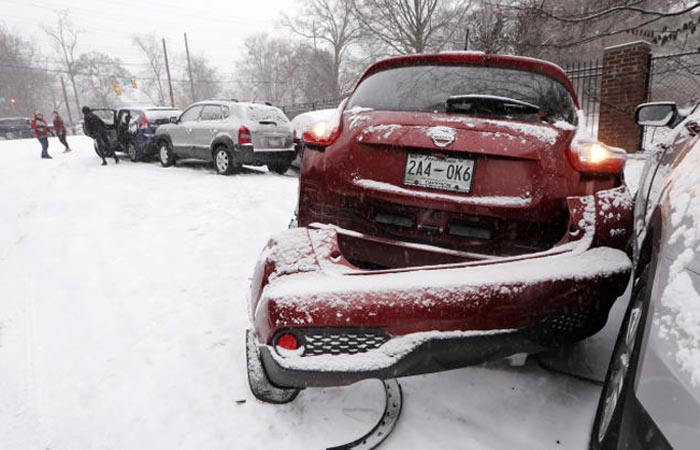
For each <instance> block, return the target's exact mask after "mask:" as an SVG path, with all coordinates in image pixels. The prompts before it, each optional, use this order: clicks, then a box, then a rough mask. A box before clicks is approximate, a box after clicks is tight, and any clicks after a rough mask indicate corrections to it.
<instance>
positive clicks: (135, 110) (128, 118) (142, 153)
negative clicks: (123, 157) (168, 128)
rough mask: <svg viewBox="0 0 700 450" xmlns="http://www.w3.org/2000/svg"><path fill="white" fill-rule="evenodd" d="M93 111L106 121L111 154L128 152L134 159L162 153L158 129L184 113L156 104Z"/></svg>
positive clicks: (138, 159)
mask: <svg viewBox="0 0 700 450" xmlns="http://www.w3.org/2000/svg"><path fill="white" fill-rule="evenodd" d="M93 112H94V113H95V114H96V115H97V116H98V117H99V118H100V119H102V121H103V122H104V123H105V127H106V129H107V137H108V140H109V144H110V153H111V152H115V151H118V152H124V153H126V154H127V155H128V156H129V159H130V160H131V161H134V162H137V161H141V160H142V159H144V158H147V157H149V156H153V155H157V154H158V145H157V141H156V129H157V128H158V127H159V126H160V125H162V124H165V123H170V121H171V119H172V118H173V117H177V116H178V115H179V114H180V110H179V109H175V108H165V107H156V106H153V107H130V108H122V109H119V110H115V109H107V108H100V109H93ZM95 151H97V148H95Z"/></svg>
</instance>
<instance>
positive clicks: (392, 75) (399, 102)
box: [347, 65, 576, 123]
mask: <svg viewBox="0 0 700 450" xmlns="http://www.w3.org/2000/svg"><path fill="white" fill-rule="evenodd" d="M471 95H474V96H484V97H494V98H495V97H506V98H510V99H514V100H517V101H520V102H525V103H528V104H533V105H537V106H539V108H540V111H541V112H542V114H541V115H540V116H534V115H531V117H532V120H540V119H539V117H541V116H544V117H546V118H547V119H546V120H551V121H557V120H564V121H567V122H569V123H575V121H576V106H575V103H574V100H573V98H572V97H571V95H570V94H569V91H568V90H567V89H566V88H565V87H564V86H563V85H562V84H561V83H559V82H558V81H556V80H554V79H553V78H550V77H548V76H546V75H542V74H539V73H534V72H527V71H524V70H517V69H506V68H501V67H486V66H441V65H420V66H408V67H397V68H393V69H387V70H383V71H381V72H377V73H375V74H373V75H370V76H369V77H368V78H367V79H365V80H364V81H362V83H361V84H360V85H359V86H358V87H357V89H356V90H355V92H354V93H353V95H352V97H351V98H350V100H349V102H348V106H347V107H348V108H353V107H363V108H372V109H376V110H384V111H421V112H446V110H447V99H448V98H450V97H455V96H471ZM461 113H462V112H460V114H461ZM465 113H466V112H465Z"/></svg>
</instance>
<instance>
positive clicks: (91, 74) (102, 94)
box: [74, 52, 132, 108]
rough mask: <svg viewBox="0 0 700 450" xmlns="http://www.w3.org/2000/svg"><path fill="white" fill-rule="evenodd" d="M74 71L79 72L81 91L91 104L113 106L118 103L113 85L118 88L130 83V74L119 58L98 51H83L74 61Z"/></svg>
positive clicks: (117, 96) (105, 106)
mask: <svg viewBox="0 0 700 450" xmlns="http://www.w3.org/2000/svg"><path fill="white" fill-rule="evenodd" d="M74 67H75V71H76V73H78V74H80V80H79V81H80V82H79V84H80V85H81V91H82V92H83V93H84V94H85V97H86V99H87V101H89V102H90V104H91V106H97V107H103V108H114V107H116V106H118V105H119V103H120V102H119V95H118V94H117V92H115V91H114V89H113V87H114V86H115V84H116V86H118V87H119V89H120V90H122V89H124V88H126V86H128V84H129V83H130V80H131V78H132V75H131V74H130V73H129V71H128V70H126V69H125V68H124V67H123V66H122V63H121V61H120V60H119V58H112V57H111V56H109V55H107V54H104V53H100V52H89V53H83V54H81V55H80V57H78V59H77V60H76V61H75V65H74Z"/></svg>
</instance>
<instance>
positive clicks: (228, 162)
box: [214, 145, 236, 175]
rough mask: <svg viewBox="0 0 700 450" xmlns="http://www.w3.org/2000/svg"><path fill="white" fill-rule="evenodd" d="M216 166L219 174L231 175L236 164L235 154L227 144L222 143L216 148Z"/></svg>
mask: <svg viewBox="0 0 700 450" xmlns="http://www.w3.org/2000/svg"><path fill="white" fill-rule="evenodd" d="M214 167H216V172H217V173H218V174H219V175H231V173H233V169H234V168H235V167H236V164H235V162H234V160H233V155H232V154H231V152H230V151H229V149H228V147H226V146H225V145H220V146H218V147H216V149H214Z"/></svg>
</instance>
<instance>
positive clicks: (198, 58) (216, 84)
mask: <svg viewBox="0 0 700 450" xmlns="http://www.w3.org/2000/svg"><path fill="white" fill-rule="evenodd" d="M190 60H191V63H192V82H193V84H194V91H195V99H193V101H198V100H202V99H207V98H214V97H216V96H218V95H219V94H220V93H221V91H222V87H223V86H224V84H225V83H224V80H223V79H222V78H221V76H220V75H219V72H218V71H217V70H216V68H214V67H213V66H212V65H211V62H210V61H209V59H207V57H206V56H204V55H191V59H190ZM180 73H181V79H180V80H178V83H177V85H178V91H179V92H178V94H179V95H178V97H179V100H178V101H176V103H178V105H180V106H181V107H182V106H186V105H187V101H185V100H184V99H186V98H187V99H189V98H191V93H190V92H191V90H190V81H189V72H188V70H187V58H186V56H185V55H182V57H181V58H180Z"/></svg>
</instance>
